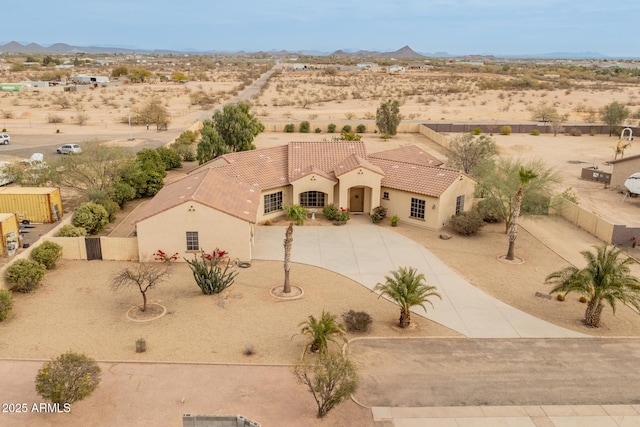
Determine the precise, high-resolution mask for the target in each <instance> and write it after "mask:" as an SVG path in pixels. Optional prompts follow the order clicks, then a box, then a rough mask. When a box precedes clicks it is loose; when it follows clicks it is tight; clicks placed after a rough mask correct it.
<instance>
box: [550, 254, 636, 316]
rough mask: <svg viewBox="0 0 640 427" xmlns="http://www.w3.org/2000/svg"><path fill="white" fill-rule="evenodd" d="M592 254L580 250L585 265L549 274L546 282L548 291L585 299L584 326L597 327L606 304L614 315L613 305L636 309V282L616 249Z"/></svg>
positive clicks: (628, 260)
mask: <svg viewBox="0 0 640 427" xmlns="http://www.w3.org/2000/svg"><path fill="white" fill-rule="evenodd" d="M595 249H596V252H595V253H593V252H590V251H582V252H581V254H582V256H583V257H584V258H585V259H586V260H587V266H586V267H585V268H582V269H578V268H576V267H574V266H570V267H566V268H564V269H562V270H559V271H556V272H553V273H551V274H550V275H548V276H547V278H546V282H547V283H555V284H556V287H555V288H553V289H552V290H551V292H552V293H553V292H564V293H569V292H577V293H579V294H581V295H584V296H586V297H587V298H588V299H589V301H588V304H587V310H586V311H585V314H584V323H585V324H586V325H587V326H591V327H593V328H597V327H598V326H599V325H600V315H601V314H602V309H603V308H604V304H603V302H606V303H608V304H609V305H610V306H611V308H612V309H613V314H614V315H615V313H616V302H617V301H621V302H622V303H624V304H625V305H626V304H630V305H632V306H633V307H635V308H636V309H637V310H640V281H639V280H638V279H637V278H636V277H634V276H632V275H631V273H630V270H629V264H632V263H633V262H634V261H633V259H631V258H625V259H620V254H621V253H622V252H621V251H620V250H619V249H616V248H608V247H607V245H606V244H603V245H601V246H597V247H595Z"/></svg>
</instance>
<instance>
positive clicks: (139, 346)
mask: <svg viewBox="0 0 640 427" xmlns="http://www.w3.org/2000/svg"><path fill="white" fill-rule="evenodd" d="M145 351H147V340H145V339H144V338H138V339H137V340H136V353H144V352H145Z"/></svg>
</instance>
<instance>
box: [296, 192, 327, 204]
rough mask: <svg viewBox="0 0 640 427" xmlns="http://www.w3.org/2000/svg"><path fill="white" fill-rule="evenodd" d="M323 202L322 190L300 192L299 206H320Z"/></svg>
mask: <svg viewBox="0 0 640 427" xmlns="http://www.w3.org/2000/svg"><path fill="white" fill-rule="evenodd" d="M324 204H325V194H324V193H323V192H322V191H305V192H304V193H300V206H303V207H305V208H322V207H324Z"/></svg>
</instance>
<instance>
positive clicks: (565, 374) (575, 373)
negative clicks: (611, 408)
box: [349, 338, 640, 407]
mask: <svg viewBox="0 0 640 427" xmlns="http://www.w3.org/2000/svg"><path fill="white" fill-rule="evenodd" d="M349 354H350V355H351V357H352V358H353V359H354V360H355V361H356V362H357V364H358V367H359V377H360V389H359V390H358V392H357V394H356V398H357V400H358V401H359V402H360V403H362V404H364V405H367V406H409V407H420V406H479V405H482V406H503V405H510V406H511V405H610V404H639V403H640V387H639V386H638V385H640V369H638V360H640V340H638V339H625V338H615V339H608V338H589V339H585V338H580V339H575V338H557V339H464V338H460V339H456V338H446V339H409V340H402V341H399V340H390V339H387V340H384V339H380V340H377V339H376V340H359V341H354V342H352V343H351V344H350V345H349ZM389 390H393V393H389Z"/></svg>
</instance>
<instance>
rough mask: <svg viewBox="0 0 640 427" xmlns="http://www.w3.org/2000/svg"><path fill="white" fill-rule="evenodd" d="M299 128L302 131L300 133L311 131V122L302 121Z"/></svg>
mask: <svg viewBox="0 0 640 427" xmlns="http://www.w3.org/2000/svg"><path fill="white" fill-rule="evenodd" d="M298 130H299V131H300V133H309V131H310V130H311V124H310V123H309V122H308V121H306V120H305V121H303V122H301V123H300V126H299V127H298Z"/></svg>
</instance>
